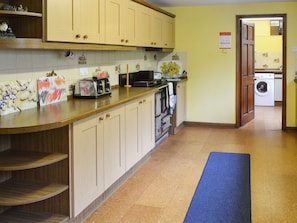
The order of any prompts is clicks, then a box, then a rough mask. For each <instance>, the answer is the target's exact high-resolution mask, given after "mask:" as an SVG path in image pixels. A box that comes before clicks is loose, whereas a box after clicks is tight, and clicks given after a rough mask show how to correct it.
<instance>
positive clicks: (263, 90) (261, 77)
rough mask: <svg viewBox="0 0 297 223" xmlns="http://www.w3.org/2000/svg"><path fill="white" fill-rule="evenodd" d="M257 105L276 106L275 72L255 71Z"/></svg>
mask: <svg viewBox="0 0 297 223" xmlns="http://www.w3.org/2000/svg"><path fill="white" fill-rule="evenodd" d="M255 79H256V80H255V105H258V106H274V73H255Z"/></svg>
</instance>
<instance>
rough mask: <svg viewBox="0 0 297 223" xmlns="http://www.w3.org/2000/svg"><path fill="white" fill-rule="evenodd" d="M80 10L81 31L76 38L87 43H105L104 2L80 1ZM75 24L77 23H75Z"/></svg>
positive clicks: (78, 20) (98, 0)
mask: <svg viewBox="0 0 297 223" xmlns="http://www.w3.org/2000/svg"><path fill="white" fill-rule="evenodd" d="M78 2H79V5H78V7H79V10H80V17H79V18H80V19H77V23H79V25H78V27H80V29H79V30H78V31H77V33H76V35H75V38H77V36H80V38H78V39H77V40H78V41H79V42H85V43H103V42H104V33H103V32H104V26H105V22H104V14H105V12H104V4H105V2H104V0H88V1H84V0H80V1H78ZM75 19H76V18H75ZM74 24H75V22H74Z"/></svg>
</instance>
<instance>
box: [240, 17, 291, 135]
mask: <svg viewBox="0 0 297 223" xmlns="http://www.w3.org/2000/svg"><path fill="white" fill-rule="evenodd" d="M267 18H269V19H274V20H278V19H280V20H281V21H282V24H281V25H282V30H281V34H282V58H281V61H280V64H281V68H282V76H283V77H282V78H283V79H282V109H281V120H282V123H281V128H282V130H285V129H286V76H287V75H286V61H287V60H286V27H287V26H286V24H287V19H286V14H261V15H237V16H236V126H237V127H240V126H243V125H244V124H245V123H243V121H242V120H243V115H244V114H243V111H242V109H243V108H244V103H245V101H244V100H243V98H244V97H243V94H244V92H243V90H242V89H243V83H244V81H243V78H242V72H243V71H242V70H243V69H242V61H243V60H242V50H243V48H242V39H241V38H242V37H241V33H242V31H241V29H242V23H243V20H244V21H246V20H252V19H258V20H259V19H263V20H265V19H267ZM253 69H254V67H253ZM252 97H253V98H252V100H254V94H253V95H252Z"/></svg>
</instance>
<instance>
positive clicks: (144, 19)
mask: <svg viewBox="0 0 297 223" xmlns="http://www.w3.org/2000/svg"><path fill="white" fill-rule="evenodd" d="M137 10H138V18H137V30H138V43H139V45H140V46H150V45H151V43H152V41H151V26H152V16H153V15H152V9H150V8H148V7H146V6H144V5H138V9H137Z"/></svg>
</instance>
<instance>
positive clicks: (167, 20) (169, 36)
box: [162, 14, 175, 48]
mask: <svg viewBox="0 0 297 223" xmlns="http://www.w3.org/2000/svg"><path fill="white" fill-rule="evenodd" d="M162 44H163V47H164V48H174V47H175V18H172V17H170V16H167V15H165V14H164V15H163V26H162Z"/></svg>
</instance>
